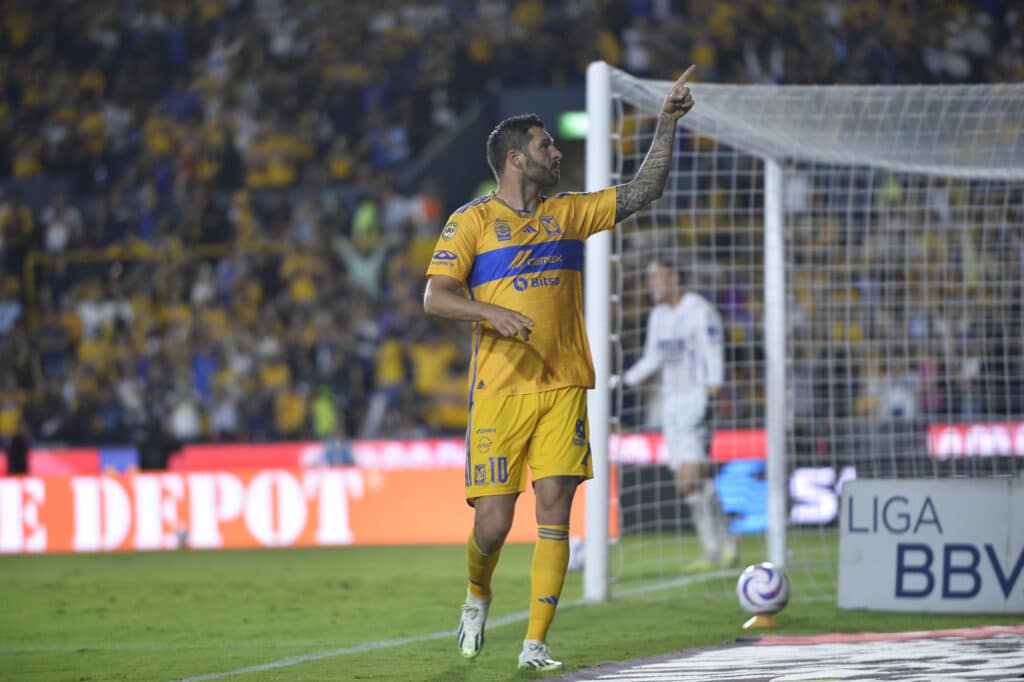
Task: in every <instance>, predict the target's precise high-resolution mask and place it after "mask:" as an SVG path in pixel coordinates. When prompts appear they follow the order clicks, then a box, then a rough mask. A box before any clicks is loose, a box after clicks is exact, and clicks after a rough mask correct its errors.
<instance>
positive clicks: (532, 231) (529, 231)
mask: <svg viewBox="0 0 1024 682" xmlns="http://www.w3.org/2000/svg"><path fill="white" fill-rule="evenodd" d="M523 234H537V228H536V227H534V226H533V225H527V226H526V227H524V228H523Z"/></svg>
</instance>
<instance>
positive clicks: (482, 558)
mask: <svg viewBox="0 0 1024 682" xmlns="http://www.w3.org/2000/svg"><path fill="white" fill-rule="evenodd" d="M500 555H501V550H500V549H499V550H498V551H496V552H493V553H491V554H484V553H483V552H482V551H481V550H480V546H479V545H478V544H476V533H475V532H474V531H469V540H468V541H467V542H466V564H467V566H468V567H469V593H470V594H471V595H473V596H474V597H476V598H477V599H487V598H488V597H490V596H491V576H492V575H494V567H495V566H497V565H498V556H500Z"/></svg>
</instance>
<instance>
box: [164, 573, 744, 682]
mask: <svg viewBox="0 0 1024 682" xmlns="http://www.w3.org/2000/svg"><path fill="white" fill-rule="evenodd" d="M721 575H722V574H721V573H711V574H703V575H697V576H693V577H686V578H677V579H673V580H667V581H664V582H659V583H655V584H653V585H647V586H644V587H638V588H634V589H630V590H622V591H621V592H618V593H617V594H616V596H617V597H633V596H638V595H643V594H648V593H650V592H657V591H660V590H668V589H672V588H675V587H685V586H687V585H692V584H694V583H698V582H703V581H705V580H712V579H714V578H717V577H721ZM730 575H731V573H730ZM588 603H589V602H587V601H585V600H583V599H577V600H575V601H571V602H567V603H565V604H561V605H560V607H559V608H560V609H571V608H575V607H577V606H583V605H585V604H588ZM529 617H530V612H529V611H516V612H515V613H509V614H506V615H504V616H501V617H500V618H495V619H494V620H489V621H488V622H487V627H488V628H490V629H493V628H500V627H504V626H506V625H512V624H514V623H522V622H524V621H526V620H528V619H529ZM455 632H456V631H455V630H454V629H452V630H444V631H441V632H430V633H426V634H423V635H413V636H411V637H399V638H396V639H382V640H377V641H374V642H363V643H362V644H356V645H355V646H350V647H344V648H341V649H331V650H328V651H314V652H312V653H308V654H301V655H299V656H289V657H287V658H280V659H278V660H276V661H269V662H267V663H260V664H257V665H250V666H246V667H244V668H236V669H234V670H225V671H223V672H217V673H206V674H204V675H196V676H194V677H183V678H179V679H176V680H173V681H172V682H202V680H217V679H220V678H223V677H232V676H234V675H245V674H247V673H258V672H264V671H266V670H276V669H278V668H288V667H291V666H293V665H300V664H302V663H310V662H312V661H321V660H323V659H325V658H335V657H337V656H349V655H352V654H361V653H364V652H367V651H376V650H379V649H394V648H397V647H400V646H405V645H406V644H416V643H419V642H430V641H433V640H435V639H444V638H446V637H455Z"/></svg>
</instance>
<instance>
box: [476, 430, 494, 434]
mask: <svg viewBox="0 0 1024 682" xmlns="http://www.w3.org/2000/svg"><path fill="white" fill-rule="evenodd" d="M497 430H498V429H477V430H476V432H477V433H478V434H479V433H495V432H496V431H497Z"/></svg>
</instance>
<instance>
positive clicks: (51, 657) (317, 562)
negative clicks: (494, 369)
mask: <svg viewBox="0 0 1024 682" xmlns="http://www.w3.org/2000/svg"><path fill="white" fill-rule="evenodd" d="M638 541H640V540H638ZM531 551H532V547H531V546H530V545H510V546H508V547H507V548H506V549H505V550H504V552H503V555H502V561H501V564H500V565H499V567H498V572H497V575H496V577H495V590H496V601H495V603H494V607H493V608H492V610H491V619H492V623H495V622H499V621H501V619H502V618H503V617H505V619H506V620H510V621H512V622H509V623H508V624H505V625H499V626H494V627H490V628H489V629H488V637H487V646H486V648H485V650H484V653H483V654H482V655H481V656H480V658H479V659H477V660H476V661H466V660H463V659H462V658H461V657H460V656H459V655H458V653H457V651H456V648H455V642H454V637H452V636H449V635H444V636H440V635H438V636H437V637H435V638H427V637H428V636H429V635H431V634H433V633H442V632H444V631H450V630H454V628H455V626H456V624H457V620H458V609H459V605H460V604H461V602H462V599H463V597H464V595H465V584H464V575H463V571H464V550H463V548H462V547H457V546H443V547H438V546H427V547H351V548H341V549H307V550H259V551H245V552H241V551H236V552H191V551H184V552H177V553H153V554H118V555H85V556H82V555H62V556H8V557H3V558H0V576H2V581H0V604H2V605H3V616H2V618H0V642H2V643H0V679H10V680H40V681H42V680H46V681H47V682H49V681H55V680H168V679H180V678H187V677H190V676H199V675H204V674H210V673H218V672H226V671H230V670H234V669H238V668H247V667H251V666H259V665H261V664H266V663H272V662H276V661H281V660H283V659H287V658H289V657H296V656H307V655H311V654H318V653H327V654H332V653H333V655H325V656H324V657H322V658H319V659H316V660H308V661H304V662H300V663H296V664H294V665H289V666H286V667H276V668H271V669H265V670H261V671H255V672H249V673H246V674H243V675H238V676H234V677H232V678H229V679H242V680H363V679H375V680H438V681H441V680H505V679H530V678H534V677H537V675H535V674H526V673H519V672H517V671H516V670H515V665H516V656H517V655H518V652H519V648H520V646H521V641H522V637H523V634H524V632H525V627H526V623H525V618H523V617H521V616H519V615H517V614H521V613H523V612H524V611H525V609H526V608H527V601H528V597H529V585H528V581H529V564H530V556H531ZM614 556H615V554H614V553H613V558H614ZM751 560H754V557H753V556H751ZM642 570H643V569H641V568H638V569H637V571H638V572H642ZM659 570H660V569H659ZM627 577H628V576H627ZM734 580H735V578H734V577H728V578H724V577H720V578H718V579H713V580H711V581H710V582H704V581H698V582H695V583H693V584H691V585H688V586H683V587H673V588H669V589H665V590H661V591H655V592H647V593H643V594H634V595H633V596H627V597H620V598H617V599H615V600H613V601H611V602H610V603H607V604H601V605H586V606H584V605H578V604H574V603H573V602H574V601H576V600H577V599H578V598H579V597H580V595H581V594H582V588H581V584H580V583H581V578H580V575H579V574H570V576H569V578H568V581H567V585H566V589H565V591H564V593H563V607H562V608H560V610H559V614H558V618H557V619H556V621H555V624H554V626H553V627H552V631H551V636H550V643H551V646H552V652H553V654H555V656H556V657H557V658H561V659H563V660H564V661H565V662H566V669H567V670H568V671H571V670H576V669H580V668H583V667H588V666H592V665H595V664H597V663H600V662H604V661H612V660H622V659H627V658H631V657H635V656H644V655H652V654H658V653H665V652H670V651H676V650H680V649H684V648H687V647H692V646H701V645H713V644H720V643H722V642H727V641H732V640H734V639H735V638H736V637H738V636H742V635H746V634H749V633H747V632H745V631H743V630H742V628H741V624H742V623H743V621H744V620H745V619H746V614H745V613H743V612H742V611H741V610H740V608H739V606H738V605H737V604H736V600H735V597H734V596H733V595H732V594H731V591H730V590H729V589H726V587H727V586H728V585H729V584H731V583H733V581H734ZM830 580H831V578H830V577H829V576H822V577H821V580H820V582H821V583H822V584H827V583H829V581H830ZM793 583H794V584H793V597H792V600H791V601H790V605H789V606H788V607H787V609H786V610H785V611H784V612H783V613H782V614H781V615H780V616H779V617H778V620H779V622H780V625H781V627H780V628H779V629H778V630H776V631H774V632H779V633H820V632H857V631H864V630H874V631H896V630H909V629H932V628H943V627H963V626H968V625H977V624H983V623H984V624H1009V623H1013V622H1017V621H1019V620H1020V619H1019V616H1018V617H1013V616H964V615H956V616H935V615H930V616H916V615H901V614H888V613H869V612H841V611H839V610H838V609H837V608H835V606H833V605H832V604H831V603H829V602H823V601H821V600H820V599H818V600H811V599H805V598H803V596H802V594H801V587H800V580H799V579H798V576H795V577H794V580H793ZM621 584H622V585H623V586H624V587H625V586H626V585H627V582H623V583H621ZM402 638H419V639H418V641H413V642H410V643H403V644H400V645H398V646H391V647H388V648H379V649H375V650H360V651H358V652H355V653H352V652H340V650H345V649H352V648H357V647H360V645H366V644H367V643H372V642H381V641H385V640H398V639H402Z"/></svg>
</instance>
